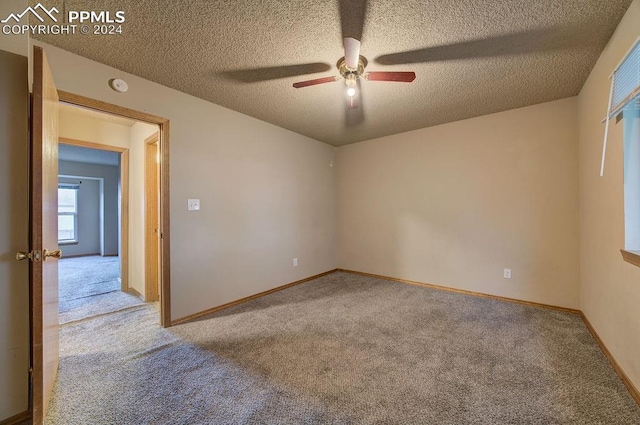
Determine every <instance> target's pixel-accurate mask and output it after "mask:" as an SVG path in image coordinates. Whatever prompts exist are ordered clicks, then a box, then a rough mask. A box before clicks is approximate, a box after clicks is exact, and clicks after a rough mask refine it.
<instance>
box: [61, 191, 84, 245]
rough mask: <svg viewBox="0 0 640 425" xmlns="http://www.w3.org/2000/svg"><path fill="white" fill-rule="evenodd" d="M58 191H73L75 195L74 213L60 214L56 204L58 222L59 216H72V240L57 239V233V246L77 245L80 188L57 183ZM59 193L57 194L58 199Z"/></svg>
mask: <svg viewBox="0 0 640 425" xmlns="http://www.w3.org/2000/svg"><path fill="white" fill-rule="evenodd" d="M60 189H66V190H73V192H74V194H75V203H74V204H75V211H74V212H61V211H60V204H59V203H58V220H60V216H73V236H74V238H73V239H59V237H60V234H59V233H58V245H72V244H77V243H78V240H79V239H78V192H80V186H79V185H78V184H73V183H58V191H60ZM59 196H60V193H59V192H58V199H59Z"/></svg>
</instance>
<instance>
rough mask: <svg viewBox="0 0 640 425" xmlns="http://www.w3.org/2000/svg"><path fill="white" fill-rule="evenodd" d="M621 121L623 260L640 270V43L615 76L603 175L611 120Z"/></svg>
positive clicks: (603, 150) (604, 148) (602, 166)
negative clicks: (622, 142)
mask: <svg viewBox="0 0 640 425" xmlns="http://www.w3.org/2000/svg"><path fill="white" fill-rule="evenodd" d="M614 117H616V119H617V120H620V119H622V124H623V127H624V128H623V140H624V147H623V151H624V249H622V250H621V252H622V257H623V258H624V259H625V260H626V261H628V262H630V263H632V264H635V265H637V266H640V39H638V40H637V41H636V43H635V44H634V45H633V46H632V47H631V49H630V50H629V53H628V54H627V55H626V56H625V57H624V58H623V59H622V62H620V64H619V65H618V66H617V67H616V69H615V70H614V71H613V74H612V81H611V95H610V98H609V110H608V111H607V117H606V120H607V125H606V129H605V140H604V146H603V149H602V165H601V169H600V175H602V174H603V172H604V160H605V151H606V146H607V145H606V143H607V134H608V130H609V120H611V119H612V118H614Z"/></svg>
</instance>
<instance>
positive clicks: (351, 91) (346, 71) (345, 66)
mask: <svg viewBox="0 0 640 425" xmlns="http://www.w3.org/2000/svg"><path fill="white" fill-rule="evenodd" d="M343 46H344V57H342V58H341V59H340V60H339V61H338V63H337V65H336V66H337V67H338V72H339V73H340V75H339V76H333V77H324V78H316V79H314V80H307V81H300V82H297V83H294V84H293V87H295V88H297V89H299V88H302V87H309V86H315V85H318V84H324V83H331V82H334V81H340V80H345V83H346V85H347V96H349V109H354V108H357V107H358V103H359V102H357V101H356V100H355V99H354V97H355V95H356V93H357V89H358V83H359V81H358V80H359V79H360V78H362V79H364V80H368V81H392V82H400V83H410V82H412V81H413V80H415V78H416V74H415V72H412V71H410V72H389V71H371V72H365V71H364V69H365V68H366V66H367V59H366V58H365V57H364V56H360V40H358V39H356V38H353V37H345V38H343Z"/></svg>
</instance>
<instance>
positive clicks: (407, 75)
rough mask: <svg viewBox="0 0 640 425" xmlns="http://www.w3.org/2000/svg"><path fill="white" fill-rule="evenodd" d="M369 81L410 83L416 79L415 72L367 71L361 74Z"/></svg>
mask: <svg viewBox="0 0 640 425" xmlns="http://www.w3.org/2000/svg"><path fill="white" fill-rule="evenodd" d="M363 77H364V79H365V80H369V81H395V82H398V83H410V82H412V81H413V80H415V79H416V73H415V72H385V71H377V72H375V71H374V72H367V73H365V74H364V75H363Z"/></svg>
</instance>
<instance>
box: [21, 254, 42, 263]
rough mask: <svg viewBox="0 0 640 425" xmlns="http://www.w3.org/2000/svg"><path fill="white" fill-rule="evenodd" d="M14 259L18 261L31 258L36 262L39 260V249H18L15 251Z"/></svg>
mask: <svg viewBox="0 0 640 425" xmlns="http://www.w3.org/2000/svg"><path fill="white" fill-rule="evenodd" d="M16 260H18V261H22V260H31V261H33V262H35V263H37V262H38V261H40V251H31V252H22V251H18V252H17V253H16Z"/></svg>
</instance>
